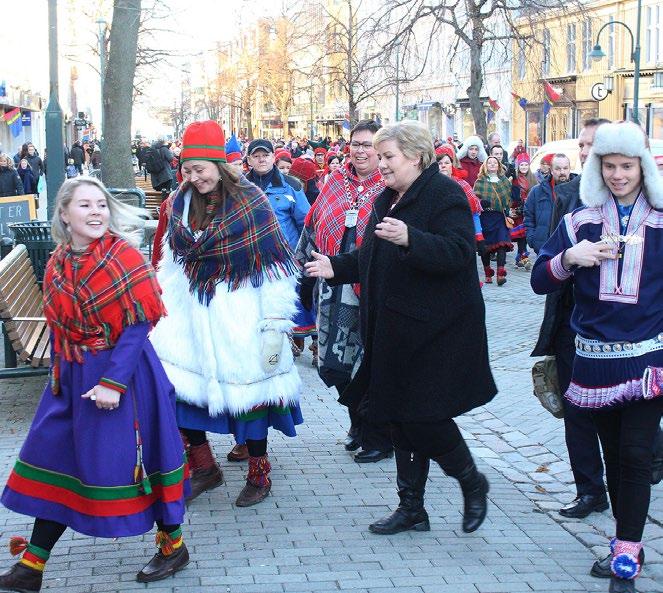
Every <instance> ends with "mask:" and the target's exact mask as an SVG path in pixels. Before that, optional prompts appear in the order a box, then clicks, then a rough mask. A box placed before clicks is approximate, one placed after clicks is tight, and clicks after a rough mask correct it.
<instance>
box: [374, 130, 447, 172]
mask: <svg viewBox="0 0 663 593" xmlns="http://www.w3.org/2000/svg"><path fill="white" fill-rule="evenodd" d="M386 140H395V141H396V144H398V148H399V149H400V151H401V152H402V153H403V154H404V155H405V156H406V157H407V158H408V159H417V158H418V159H419V167H420V168H421V170H422V171H423V170H424V169H426V168H428V166H429V165H430V164H431V163H434V162H435V147H434V146H433V137H432V136H431V133H430V132H429V131H428V128H426V126H424V125H423V124H422V123H420V122H418V121H414V120H409V119H406V120H403V121H400V122H398V123H395V124H392V125H390V126H385V127H384V128H380V129H379V130H378V131H377V132H376V133H375V136H373V146H374V147H375V148H377V146H378V144H380V143H381V142H385V141H386Z"/></svg>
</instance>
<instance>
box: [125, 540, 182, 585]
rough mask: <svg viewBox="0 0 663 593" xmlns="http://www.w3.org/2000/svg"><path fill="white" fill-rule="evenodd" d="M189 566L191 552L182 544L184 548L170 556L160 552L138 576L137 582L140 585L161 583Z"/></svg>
mask: <svg viewBox="0 0 663 593" xmlns="http://www.w3.org/2000/svg"><path fill="white" fill-rule="evenodd" d="M187 564H189V550H187V549H186V545H184V544H182V547H181V548H180V549H179V550H175V551H174V552H173V553H172V554H171V555H170V556H165V555H164V554H163V552H161V550H159V551H158V552H157V553H156V554H155V555H154V556H153V557H152V560H150V561H149V562H148V563H147V564H146V565H145V566H144V567H143V570H141V571H140V572H139V573H138V574H137V575H136V580H137V581H138V582H139V583H151V582H153V581H160V580H161V579H165V578H167V577H170V576H172V575H174V574H175V573H176V572H178V571H180V570H182V569H183V568H184V567H185V566H186V565H187Z"/></svg>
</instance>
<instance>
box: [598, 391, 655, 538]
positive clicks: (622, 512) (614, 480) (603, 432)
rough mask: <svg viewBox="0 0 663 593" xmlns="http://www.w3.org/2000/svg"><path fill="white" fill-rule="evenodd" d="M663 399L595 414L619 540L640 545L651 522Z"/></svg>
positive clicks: (599, 411) (645, 401) (639, 402)
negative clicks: (654, 458)
mask: <svg viewBox="0 0 663 593" xmlns="http://www.w3.org/2000/svg"><path fill="white" fill-rule="evenodd" d="M661 414H663V397H659V398H656V399H653V400H640V401H638V402H636V403H632V404H629V405H627V406H624V407H623V408H618V409H615V410H597V411H596V412H594V413H593V417H594V421H595V423H596V427H597V428H598V431H599V437H600V438H601V445H602V446H603V457H604V459H605V470H606V476H607V478H608V493H609V494H610V502H611V503H612V513H613V515H614V516H615V520H616V522H617V533H616V535H617V538H618V539H621V540H626V541H631V542H639V541H641V540H642V532H643V530H644V528H645V522H646V521H647V513H648V511H649V499H650V493H651V484H650V480H651V467H652V450H653V447H654V440H655V438H656V436H657V434H658V428H659V423H660V421H661Z"/></svg>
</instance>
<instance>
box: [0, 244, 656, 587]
mask: <svg viewBox="0 0 663 593" xmlns="http://www.w3.org/2000/svg"><path fill="white" fill-rule="evenodd" d="M511 259H512V256H510V260H511ZM508 269H509V276H508V282H507V284H506V285H505V286H503V287H497V286H496V285H491V286H484V288H483V293H484V297H485V300H486V307H487V317H488V331H489V340H490V353H491V361H492V365H493V371H494V373H495V376H496V379H497V382H498V386H499V388H500V393H499V395H498V396H497V397H496V398H495V400H494V401H493V402H491V403H490V404H489V405H487V406H485V407H483V408H480V409H477V410H475V411H474V412H473V413H471V414H468V415H466V416H464V417H463V418H461V419H460V422H459V424H460V425H461V428H462V429H463V432H464V434H465V436H466V437H467V438H468V442H469V445H470V447H471V448H472V450H473V452H474V454H475V455H476V457H477V461H478V464H479V465H480V467H481V469H482V470H483V471H485V472H486V474H487V475H488V477H489V479H490V482H491V491H490V494H489V499H490V508H489V513H488V518H487V520H486V522H485V523H484V525H483V526H482V527H481V529H480V530H479V531H477V532H475V533H473V534H463V533H462V531H461V529H460V520H461V512H462V508H461V504H462V499H461V494H460V490H459V488H458V486H457V484H456V483H455V482H454V481H453V480H451V479H449V478H446V477H445V476H444V475H443V473H442V471H441V470H440V469H439V468H435V469H432V470H431V476H430V479H429V481H428V487H427V492H426V507H427V509H428V512H429V514H430V517H431V526H432V530H431V531H430V532H427V533H415V532H409V533H404V534H398V535H395V536H378V535H373V534H371V533H369V532H368V531H367V525H368V524H369V523H370V522H371V521H373V520H375V519H377V518H379V517H381V516H382V515H384V514H386V513H387V512H389V511H390V510H392V509H393V508H394V507H395V505H396V501H397V497H396V492H395V488H396V486H395V469H394V462H393V460H385V461H382V462H380V463H378V464H373V465H372V464H369V465H359V464H356V463H354V462H353V461H352V458H351V455H350V454H349V453H347V452H345V451H344V450H343V447H342V445H341V444H340V441H341V439H342V438H343V436H344V432H345V430H346V428H347V415H346V413H345V409H344V408H341V407H340V406H339V405H338V404H337V403H336V401H335V396H334V392H332V391H330V390H327V389H326V388H325V387H324V385H323V384H322V383H321V382H320V381H319V379H318V378H317V375H316V373H315V371H314V369H313V368H312V367H311V364H310V354H308V353H307V354H305V355H304V356H303V357H302V358H301V359H299V361H298V365H299V369H300V371H301V374H302V377H303V379H304V384H305V391H304V398H303V406H302V407H303V412H304V417H305V424H304V425H303V426H301V427H299V436H298V437H297V438H294V439H288V438H284V437H281V436H280V435H279V434H278V433H275V434H274V435H273V437H272V438H271V440H270V446H269V453H270V458H271V462H272V467H273V473H272V479H273V484H274V485H273V490H272V492H273V494H272V495H271V496H270V497H269V498H267V500H265V501H264V502H263V503H262V504H260V505H258V506H256V507H251V508H245V509H240V508H236V507H235V506H234V505H233V501H234V499H235V497H236V496H237V494H238V493H239V491H240V489H241V487H242V484H243V481H244V479H245V472H246V464H245V463H240V464H230V463H227V462H226V461H225V454H226V452H227V451H228V450H229V448H230V447H231V445H232V443H231V439H230V437H228V436H215V437H214V438H213V443H214V447H215V450H216V453H217V457H218V458H219V460H220V461H221V463H222V467H223V469H224V472H225V476H226V480H227V482H226V484H225V485H223V486H221V487H219V488H218V489H217V490H215V491H213V492H210V493H206V494H204V495H202V496H201V497H200V498H199V499H198V500H196V502H195V503H194V504H193V505H192V506H191V507H190V509H189V513H188V515H187V518H186V524H185V525H184V526H183V530H184V536H185V540H186V543H187V546H188V547H189V550H190V553H191V559H192V562H191V564H190V565H189V567H188V568H187V569H186V570H185V571H183V572H181V573H179V574H178V575H176V576H175V577H174V578H171V579H168V580H165V581H162V582H160V583H153V584H151V585H143V584H139V583H136V582H135V581H134V577H135V573H136V572H137V571H138V570H140V568H141V567H142V566H143V565H144V564H145V563H146V562H147V561H148V560H149V558H150V557H151V555H152V554H153V552H154V548H153V537H154V534H153V533H152V534H147V535H146V536H144V537H136V538H126V539H122V540H103V539H99V538H97V539H94V538H89V537H86V536H82V535H78V534H74V533H73V532H71V531H70V530H68V531H67V532H66V533H65V535H64V536H63V538H62V540H61V541H60V542H59V543H58V545H57V546H56V548H55V550H54V552H53V555H52V557H51V560H50V561H49V563H48V565H47V569H46V573H45V574H46V578H45V583H44V588H43V590H44V591H49V592H53V593H92V592H99V593H102V592H124V591H134V590H142V589H147V590H149V591H150V593H196V592H203V593H260V592H263V593H287V592H316V593H326V592H331V591H347V592H348V593H388V592H389V593H392V592H393V593H396V592H397V593H499V592H508V593H521V592H523V593H524V592H540V593H544V592H554V593H566V592H572V591H573V592H577V591H607V587H608V584H607V581H602V580H597V579H594V578H592V577H590V576H589V575H588V570H589V567H590V565H591V563H592V562H593V560H594V559H595V558H596V557H598V556H603V555H605V553H606V551H607V541H608V538H609V537H610V536H611V535H612V530H613V522H612V520H611V517H610V514H609V512H606V513H601V514H596V513H595V514H593V515H590V517H588V518H587V519H585V520H576V521H573V520H565V519H563V518H562V517H560V516H559V515H558V514H557V512H556V511H557V509H558V508H559V507H560V506H561V504H562V503H565V502H568V501H569V500H571V499H572V498H573V497H574V495H575V491H574V488H573V484H572V477H571V473H570V470H569V467H568V461H567V457H566V451H565V446H564V435H563V425H562V422H561V421H560V420H556V419H554V418H553V417H552V416H550V415H549V414H548V413H547V412H546V411H545V410H543V408H541V406H540V405H539V403H538V401H537V400H536V399H535V398H534V397H533V396H532V390H531V381H530V369H531V365H532V359H531V358H530V357H529V352H530V351H531V348H532V346H533V344H534V342H535V339H536V335H537V332H538V327H539V322H540V318H541V315H542V310H543V298H542V297H538V296H536V295H533V294H532V292H531V290H530V289H529V274H528V273H527V272H524V271H518V270H515V269H514V268H513V265H512V264H511V263H509V265H508ZM42 386H43V378H40V377H37V378H31V379H24V380H5V381H2V382H0V410H1V411H2V413H1V414H0V464H1V468H2V469H1V471H0V479H2V480H4V479H5V478H6V476H7V474H8V472H9V469H10V467H11V464H12V463H13V461H14V459H15V457H16V454H17V452H18V449H19V447H20V444H21V442H22V440H23V437H24V435H25V433H26V431H27V429H28V427H29V423H30V419H31V416H32V414H33V411H34V409H35V406H36V403H37V401H38V398H39V395H40V391H41V388H42ZM109 454H112V452H109ZM652 494H653V496H652V506H651V510H650V515H651V521H650V523H649V524H648V525H647V528H646V531H645V541H646V546H647V564H646V566H645V568H644V570H643V575H642V576H641V578H639V579H638V583H637V585H638V590H639V591H641V592H647V593H652V592H656V591H663V524H662V523H661V521H663V496H661V488H660V487H657V488H655V489H654V490H653V493H652ZM30 525H31V520H30V519H29V518H26V517H23V516H20V515H15V514H13V513H10V512H8V511H6V510H5V509H0V541H2V542H6V541H8V538H9V536H10V535H14V534H23V535H29V529H30ZM5 549H6V548H5ZM11 562H12V560H11V559H10V557H9V554H8V553H5V554H4V555H3V556H2V557H1V558H0V567H2V568H4V567H6V566H9V565H10V563H11Z"/></svg>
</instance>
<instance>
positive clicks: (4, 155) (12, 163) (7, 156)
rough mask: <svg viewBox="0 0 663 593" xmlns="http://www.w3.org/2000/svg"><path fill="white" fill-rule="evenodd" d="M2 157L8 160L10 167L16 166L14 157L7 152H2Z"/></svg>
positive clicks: (0, 157) (0, 154) (0, 155)
mask: <svg viewBox="0 0 663 593" xmlns="http://www.w3.org/2000/svg"><path fill="white" fill-rule="evenodd" d="M0 159H5V160H6V161H7V167H9V168H10V169H13V168H14V159H13V158H12V157H10V156H9V155H8V154H7V153H5V152H2V153H0Z"/></svg>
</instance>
